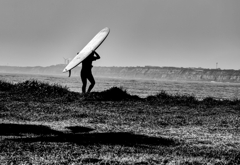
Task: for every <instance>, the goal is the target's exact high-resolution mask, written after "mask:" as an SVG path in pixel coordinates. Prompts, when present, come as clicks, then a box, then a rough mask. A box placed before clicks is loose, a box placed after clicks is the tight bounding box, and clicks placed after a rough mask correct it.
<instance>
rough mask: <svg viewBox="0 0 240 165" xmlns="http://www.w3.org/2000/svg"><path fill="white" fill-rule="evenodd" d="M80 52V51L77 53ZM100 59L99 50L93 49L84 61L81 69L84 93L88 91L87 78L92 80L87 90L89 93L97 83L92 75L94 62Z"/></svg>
mask: <svg viewBox="0 0 240 165" xmlns="http://www.w3.org/2000/svg"><path fill="white" fill-rule="evenodd" d="M77 54H78V53H77ZM98 59H100V56H99V54H98V53H97V52H95V51H93V52H92V53H91V54H90V55H89V56H88V57H87V58H85V59H84V60H83V62H82V70H81V79H82V83H83V85H82V93H86V87H87V80H89V81H90V83H91V84H90V86H89V88H88V90H87V93H90V92H91V90H92V89H93V87H94V85H95V80H94V77H93V75H92V67H93V66H92V62H93V61H96V60H98Z"/></svg>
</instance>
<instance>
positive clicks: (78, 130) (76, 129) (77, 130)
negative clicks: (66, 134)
mask: <svg viewBox="0 0 240 165" xmlns="http://www.w3.org/2000/svg"><path fill="white" fill-rule="evenodd" d="M65 128H67V129H69V130H71V132H72V133H83V132H91V131H93V130H94V129H92V128H87V127H81V126H71V127H65Z"/></svg>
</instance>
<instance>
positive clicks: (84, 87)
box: [81, 71, 87, 93]
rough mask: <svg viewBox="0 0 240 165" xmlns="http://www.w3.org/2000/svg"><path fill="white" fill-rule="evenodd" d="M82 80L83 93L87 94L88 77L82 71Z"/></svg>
mask: <svg viewBox="0 0 240 165" xmlns="http://www.w3.org/2000/svg"><path fill="white" fill-rule="evenodd" d="M81 79H82V84H83V85H82V93H86V87H87V77H86V75H85V72H84V71H81Z"/></svg>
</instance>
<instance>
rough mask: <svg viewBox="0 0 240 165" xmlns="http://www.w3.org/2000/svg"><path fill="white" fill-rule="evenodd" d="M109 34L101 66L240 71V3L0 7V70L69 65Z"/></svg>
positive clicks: (30, 2)
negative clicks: (2, 67) (103, 31)
mask: <svg viewBox="0 0 240 165" xmlns="http://www.w3.org/2000/svg"><path fill="white" fill-rule="evenodd" d="M105 27H109V28H110V30H111V31H110V34H109V36H108V38H107V39H106V40H105V42H104V43H103V44H102V45H101V46H100V47H99V48H98V49H97V52H98V53H99V54H100V56H101V60H98V61H96V62H95V63H94V65H95V66H145V65H152V66H176V67H204V68H215V67H216V63H217V62H218V66H219V67H220V68H222V69H240V0H0V57H1V58H0V65H10V66H49V65H55V64H59V63H64V59H63V57H65V58H73V57H74V56H75V55H76V53H77V52H78V51H80V50H81V49H82V48H83V47H84V46H85V45H86V44H87V43H88V42H89V41H90V40H91V39H92V37H94V36H95V35H96V34H97V33H98V32H99V31H100V30H101V29H103V28H105Z"/></svg>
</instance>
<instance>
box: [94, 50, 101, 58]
mask: <svg viewBox="0 0 240 165" xmlns="http://www.w3.org/2000/svg"><path fill="white" fill-rule="evenodd" d="M94 54H95V58H96V60H98V59H100V56H99V54H98V53H97V52H96V51H94Z"/></svg>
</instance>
